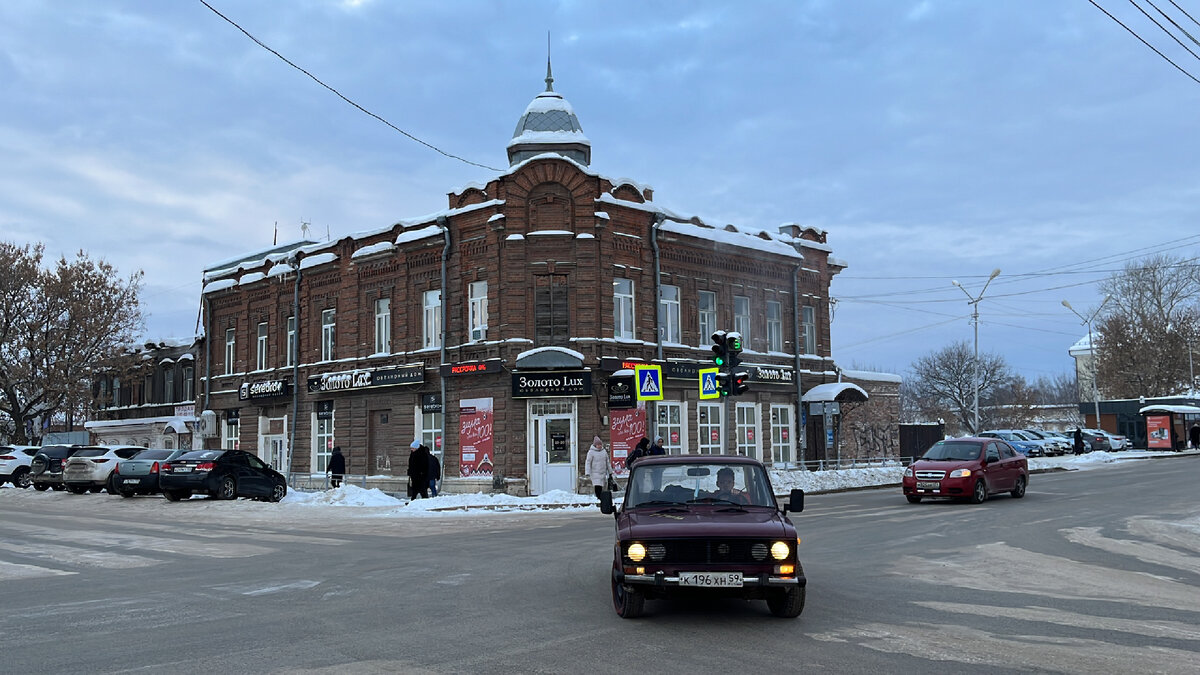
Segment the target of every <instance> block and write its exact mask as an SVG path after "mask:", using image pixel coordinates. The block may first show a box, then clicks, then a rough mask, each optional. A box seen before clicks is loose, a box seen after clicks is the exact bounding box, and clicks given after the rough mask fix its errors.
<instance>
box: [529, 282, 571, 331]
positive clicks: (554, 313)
mask: <svg viewBox="0 0 1200 675" xmlns="http://www.w3.org/2000/svg"><path fill="white" fill-rule="evenodd" d="M567 295H568V294H567V275H565V274H535V275H534V277H533V326H534V329H533V344H534V346H535V347H547V346H566V345H567V344H568V340H569V339H570V332H571V331H570V318H571V308H570V307H569V306H568V297H567Z"/></svg>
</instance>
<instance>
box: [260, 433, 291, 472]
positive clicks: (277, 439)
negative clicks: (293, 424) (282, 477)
mask: <svg viewBox="0 0 1200 675" xmlns="http://www.w3.org/2000/svg"><path fill="white" fill-rule="evenodd" d="M262 447H263V452H264V453H266V456H265V457H260V458H259V459H261V460H262V461H264V462H266V463H267V464H270V465H271V468H273V469H275V470H276V471H278V472H280V473H283V472H285V471H287V466H286V463H287V436H282V435H280V436H263V445H262Z"/></svg>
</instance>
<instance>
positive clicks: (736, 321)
mask: <svg viewBox="0 0 1200 675" xmlns="http://www.w3.org/2000/svg"><path fill="white" fill-rule="evenodd" d="M733 329H734V330H735V331H737V332H739V333H741V334H742V344H743V345H745V347H749V346H750V298H747V297H746V296H744V295H735V296H733Z"/></svg>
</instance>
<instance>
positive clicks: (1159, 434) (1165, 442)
mask: <svg viewBox="0 0 1200 675" xmlns="http://www.w3.org/2000/svg"><path fill="white" fill-rule="evenodd" d="M1146 445H1147V446H1148V447H1150V448H1166V449H1167V450H1170V449H1171V416H1170V415H1147V416H1146Z"/></svg>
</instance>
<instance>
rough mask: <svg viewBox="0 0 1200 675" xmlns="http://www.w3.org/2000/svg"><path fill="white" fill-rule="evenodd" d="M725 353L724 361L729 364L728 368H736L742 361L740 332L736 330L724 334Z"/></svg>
mask: <svg viewBox="0 0 1200 675" xmlns="http://www.w3.org/2000/svg"><path fill="white" fill-rule="evenodd" d="M725 354H726V359H725V361H726V363H728V364H729V370H730V371H732V370H733V369H734V368H737V367H738V365H740V364H741V362H742V334H741V333H738V332H733V333H727V334H726V335H725Z"/></svg>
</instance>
